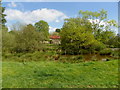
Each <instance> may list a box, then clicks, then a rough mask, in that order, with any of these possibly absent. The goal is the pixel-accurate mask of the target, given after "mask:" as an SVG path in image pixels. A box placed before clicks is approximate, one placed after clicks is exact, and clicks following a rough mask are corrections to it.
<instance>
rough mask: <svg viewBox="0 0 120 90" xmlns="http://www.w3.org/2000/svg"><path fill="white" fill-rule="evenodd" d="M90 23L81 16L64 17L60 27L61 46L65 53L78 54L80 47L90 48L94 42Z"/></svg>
mask: <svg viewBox="0 0 120 90" xmlns="http://www.w3.org/2000/svg"><path fill="white" fill-rule="evenodd" d="M90 25H91V23H90V22H89V21H88V20H86V19H82V18H70V19H66V21H65V23H64V25H63V27H62V29H61V33H60V35H61V47H62V51H63V52H64V53H66V54H80V53H82V49H88V50H90V49H91V47H92V46H93V44H94V43H95V42H97V43H98V41H97V40H95V38H94V35H93V34H92V27H91V26H90Z"/></svg>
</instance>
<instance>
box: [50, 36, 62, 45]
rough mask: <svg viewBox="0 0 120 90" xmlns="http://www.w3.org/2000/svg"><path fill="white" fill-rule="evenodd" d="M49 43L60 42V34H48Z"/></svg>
mask: <svg viewBox="0 0 120 90" xmlns="http://www.w3.org/2000/svg"><path fill="white" fill-rule="evenodd" d="M50 43H51V44H60V36H57V35H51V36H50Z"/></svg>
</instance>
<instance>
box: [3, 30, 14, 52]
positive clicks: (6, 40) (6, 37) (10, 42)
mask: <svg viewBox="0 0 120 90" xmlns="http://www.w3.org/2000/svg"><path fill="white" fill-rule="evenodd" d="M15 44H16V42H15V36H14V35H12V34H10V33H9V32H7V31H6V30H2V50H3V52H8V51H12V50H13V48H14V47H15Z"/></svg>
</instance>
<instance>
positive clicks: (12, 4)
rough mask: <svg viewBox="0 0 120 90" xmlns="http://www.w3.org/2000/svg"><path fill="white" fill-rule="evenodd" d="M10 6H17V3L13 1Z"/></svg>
mask: <svg viewBox="0 0 120 90" xmlns="http://www.w3.org/2000/svg"><path fill="white" fill-rule="evenodd" d="M8 7H17V4H16V3H15V2H11V3H9V4H8Z"/></svg>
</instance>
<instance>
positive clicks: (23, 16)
mask: <svg viewBox="0 0 120 90" xmlns="http://www.w3.org/2000/svg"><path fill="white" fill-rule="evenodd" d="M5 14H6V15H7V16H6V19H7V20H8V21H19V22H23V23H26V24H30V23H31V24H34V23H35V22H37V21H39V20H45V21H47V22H60V21H62V20H64V19H65V18H67V16H66V15H65V14H64V13H62V12H60V11H58V10H55V9H47V8H43V9H37V10H33V11H25V12H23V11H20V10H16V9H6V10H5Z"/></svg>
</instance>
